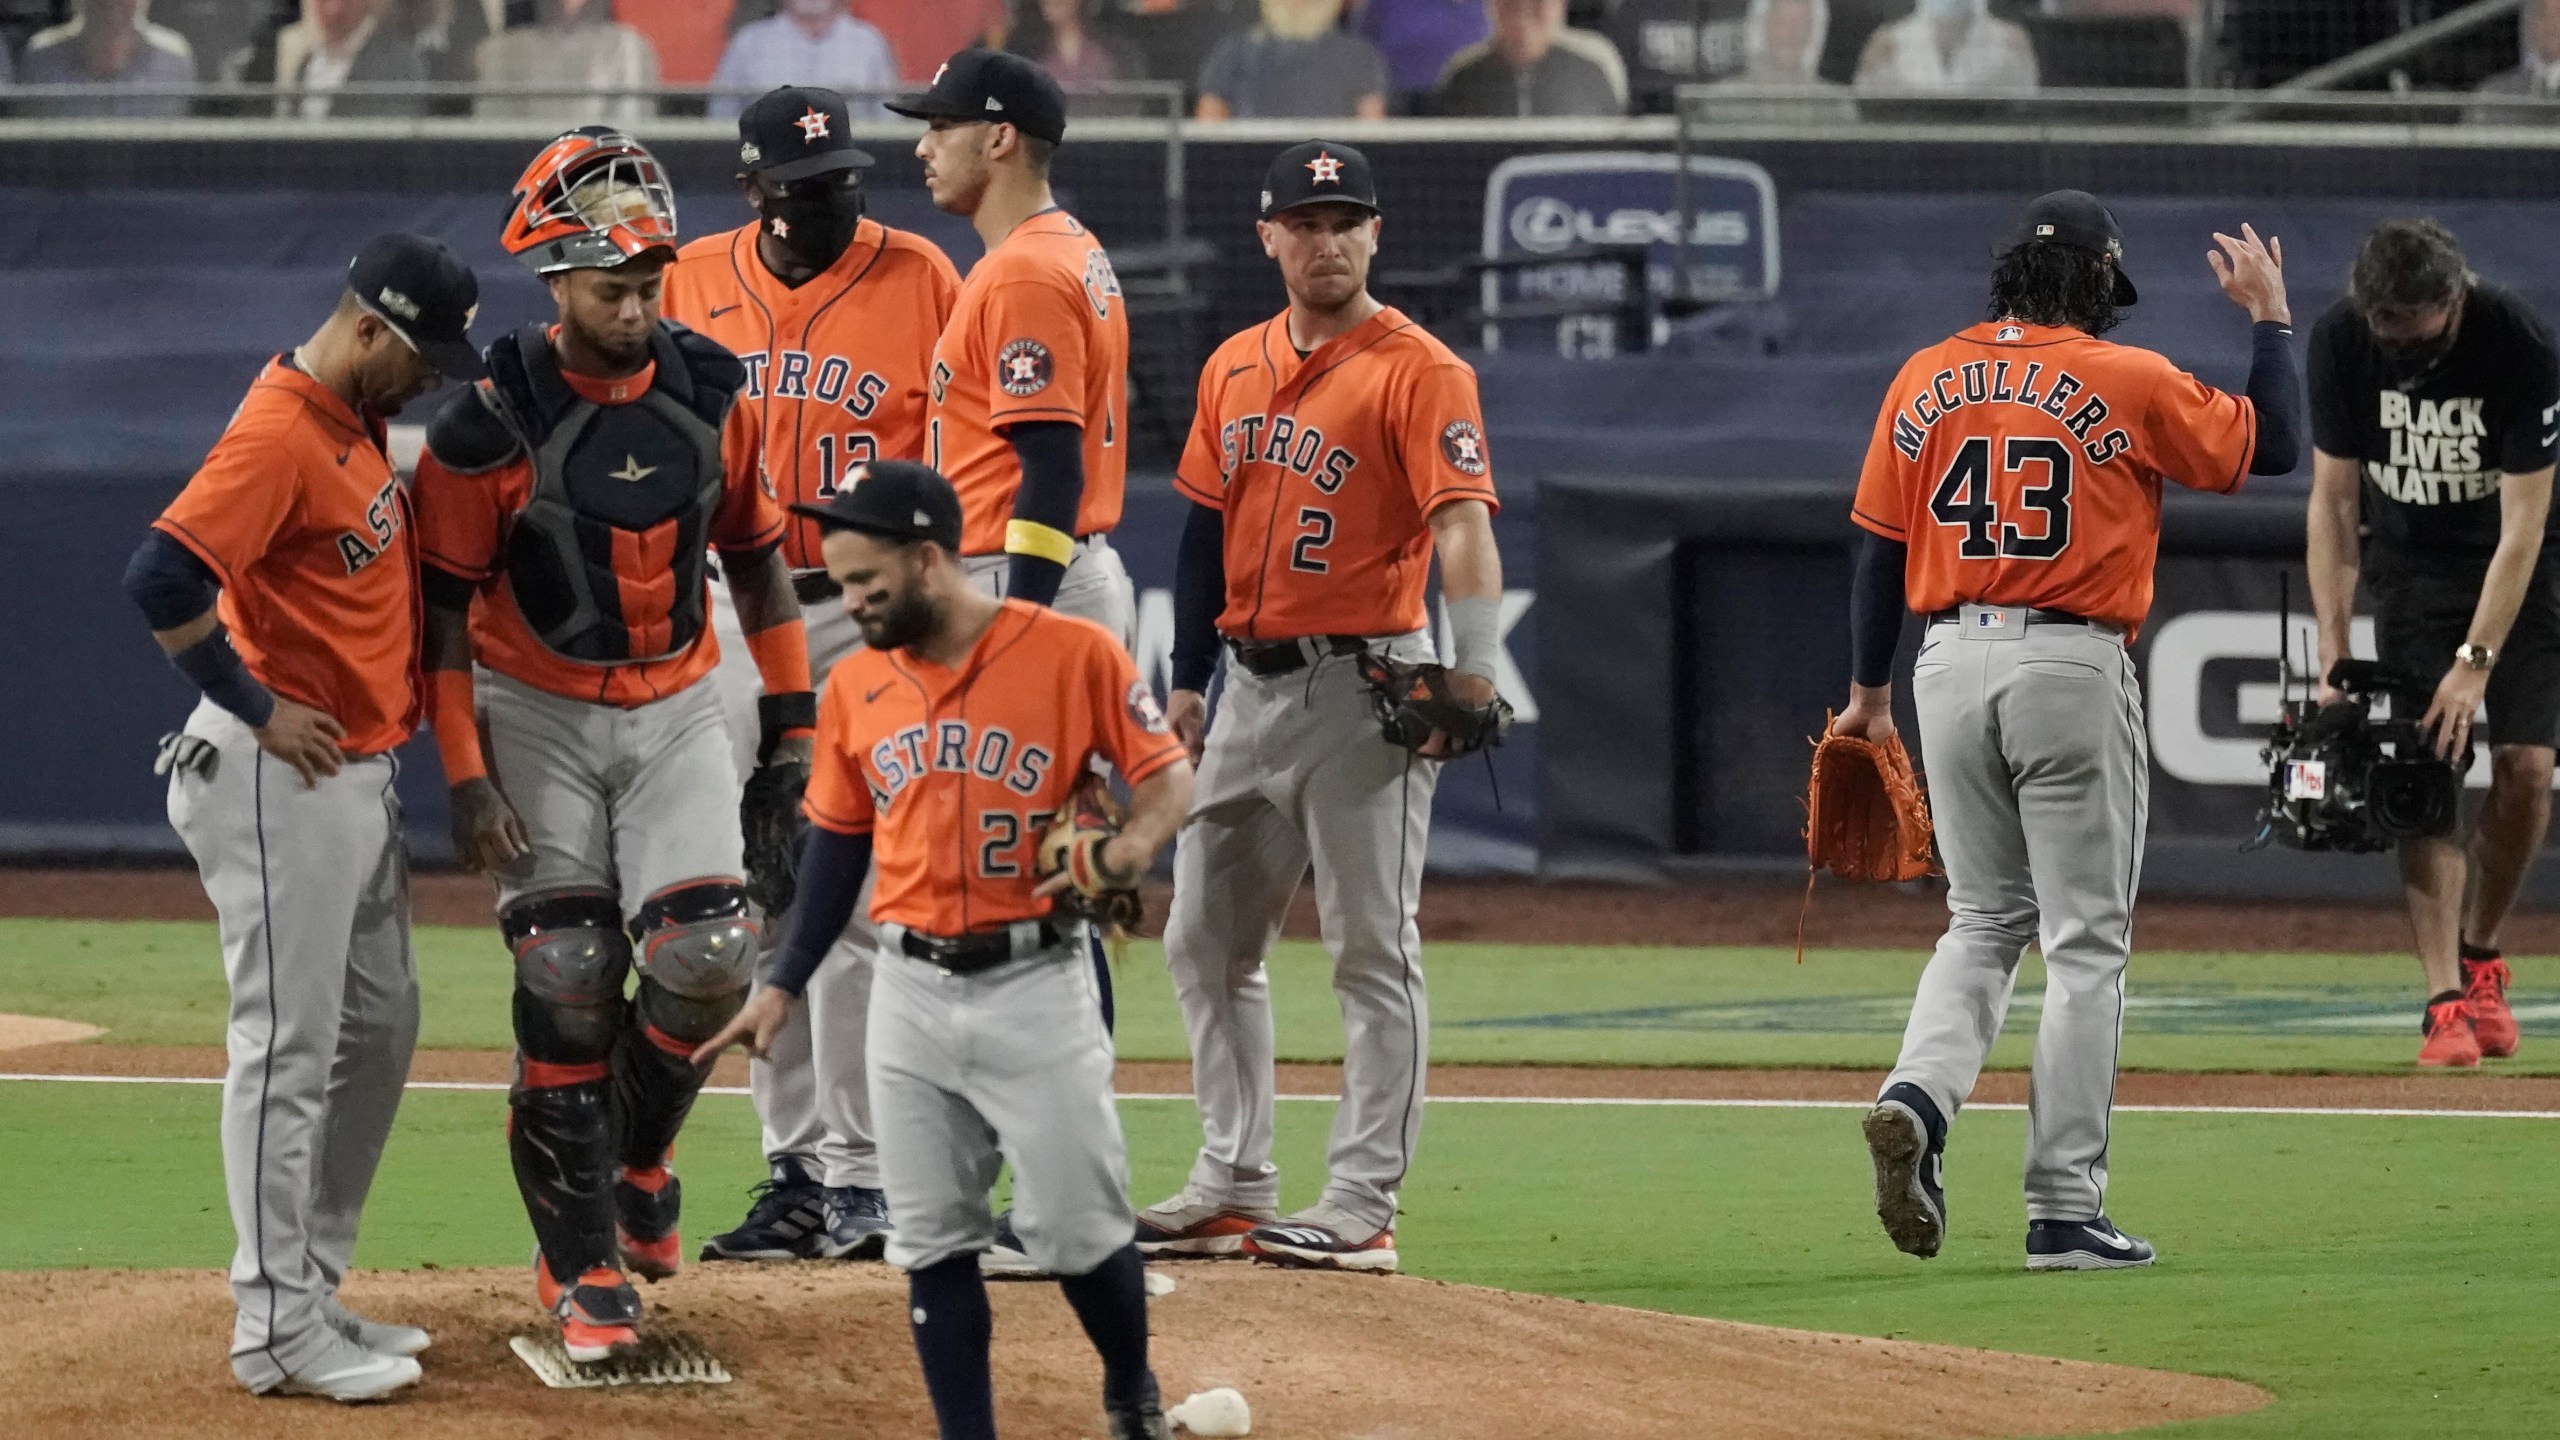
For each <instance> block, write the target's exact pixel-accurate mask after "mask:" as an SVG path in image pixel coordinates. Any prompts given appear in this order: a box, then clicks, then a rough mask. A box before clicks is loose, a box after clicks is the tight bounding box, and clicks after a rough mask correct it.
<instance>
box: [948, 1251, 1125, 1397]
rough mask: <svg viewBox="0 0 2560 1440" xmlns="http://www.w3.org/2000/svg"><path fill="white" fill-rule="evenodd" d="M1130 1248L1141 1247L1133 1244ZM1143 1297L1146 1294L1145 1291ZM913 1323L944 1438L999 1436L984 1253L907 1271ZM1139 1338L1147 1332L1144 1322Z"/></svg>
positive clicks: (973, 1253)
mask: <svg viewBox="0 0 2560 1440" xmlns="http://www.w3.org/2000/svg"><path fill="white" fill-rule="evenodd" d="M1130 1253H1131V1254H1132V1255H1133V1256H1134V1255H1135V1254H1136V1253H1137V1251H1136V1248H1135V1247H1134V1246H1133V1247H1131V1250H1130ZM1140 1299H1141V1303H1143V1301H1144V1296H1143V1295H1142V1296H1141V1297H1140ZM907 1305H908V1310H907V1329H908V1330H909V1331H910V1332H911V1333H912V1334H914V1336H915V1339H916V1359H917V1360H918V1361H920V1362H921V1363H922V1364H923V1366H924V1388H925V1390H926V1391H927V1393H929V1394H931V1395H932V1396H933V1416H934V1419H935V1420H936V1421H938V1422H940V1424H941V1427H942V1440H995V1437H996V1390H995V1381H994V1380H993V1379H992V1378H990V1377H989V1375H988V1370H987V1342H988V1340H989V1339H990V1338H991V1337H992V1336H993V1335H994V1333H995V1317H994V1316H993V1315H992V1314H991V1313H989V1311H988V1309H987V1282H986V1280H985V1279H984V1278H983V1277H981V1276H980V1275H979V1274H978V1254H977V1252H976V1251H974V1250H972V1251H970V1252H969V1253H968V1254H966V1255H955V1256H953V1257H951V1258H950V1259H948V1260H945V1261H943V1262H942V1263H941V1264H939V1265H928V1266H926V1267H925V1268H924V1269H922V1270H911V1271H908V1272H907ZM1138 1338H1139V1344H1140V1345H1141V1347H1142V1348H1143V1346H1144V1344H1145V1341H1146V1333H1145V1330H1144V1328H1143V1326H1142V1327H1141V1329H1140V1331H1139V1337H1138Z"/></svg>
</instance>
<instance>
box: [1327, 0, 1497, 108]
mask: <svg viewBox="0 0 2560 1440" xmlns="http://www.w3.org/2000/svg"><path fill="white" fill-rule="evenodd" d="M1351 28H1352V29H1353V30H1355V31H1358V32H1359V33H1360V34H1362V35H1365V36H1367V37H1368V38H1369V43H1370V44H1372V45H1375V46H1377V47H1378V53H1379V54H1381V55H1384V56H1386V57H1387V79H1388V81H1389V83H1391V84H1393V85H1394V86H1395V87H1396V94H1397V95H1398V97H1400V98H1402V99H1404V100H1406V101H1408V102H1419V101H1420V100H1422V99H1423V97H1425V96H1426V95H1428V94H1429V93H1430V92H1431V90H1432V88H1433V87H1434V86H1436V85H1438V84H1439V83H1440V75H1441V72H1442V71H1445V70H1447V69H1448V68H1449V61H1450V59H1451V58H1452V57H1454V56H1455V55H1457V53H1458V52H1459V51H1461V50H1464V49H1466V48H1467V47H1468V46H1470V45H1473V44H1476V43H1477V42H1479V41H1481V40H1483V39H1484V38H1485V37H1486V36H1488V35H1491V34H1492V33H1493V26H1492V25H1491V23H1490V22H1488V21H1487V20H1486V18H1485V7H1484V4H1483V0H1354V4H1353V7H1352V12H1351Z"/></svg>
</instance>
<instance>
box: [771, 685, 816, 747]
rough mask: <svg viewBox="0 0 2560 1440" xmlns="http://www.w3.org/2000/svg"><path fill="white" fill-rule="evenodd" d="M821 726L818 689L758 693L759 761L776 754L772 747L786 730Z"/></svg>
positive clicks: (780, 739)
mask: <svg viewBox="0 0 2560 1440" xmlns="http://www.w3.org/2000/svg"><path fill="white" fill-rule="evenodd" d="M817 728H818V692H816V691H815V690H785V691H783V692H782V693H781V694H779V695H759V696H757V697H756V763H757V764H759V765H761V764H763V763H764V762H766V761H767V760H770V759H772V758H773V747H775V746H776V745H779V744H781V743H782V732H783V731H785V730H815V729H817Z"/></svg>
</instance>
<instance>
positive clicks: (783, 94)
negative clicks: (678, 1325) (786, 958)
mask: <svg viewBox="0 0 2560 1440" xmlns="http://www.w3.org/2000/svg"><path fill="white" fill-rule="evenodd" d="M848 119H849V117H848V114H847V107H846V104H845V98H844V96H842V95H840V94H837V93H836V92H835V91H833V90H820V89H816V88H806V87H801V86H784V87H783V88H781V89H779V90H774V91H770V92H768V93H766V94H765V95H762V96H760V97H758V98H757V99H756V101H755V103H753V104H751V105H749V106H748V107H747V108H746V110H745V111H744V112H743V113H742V114H740V115H739V117H738V163H739V173H738V185H739V188H740V189H742V190H743V191H745V192H746V196H747V202H748V203H749V204H750V205H752V206H754V207H755V211H756V219H755V222H754V223H753V224H750V225H743V226H740V227H739V228H738V229H735V230H732V231H729V232H727V233H725V234H719V235H711V236H706V237H704V238H703V239H700V240H696V241H694V242H693V243H692V244H690V245H687V246H685V247H684V249H683V251H682V252H681V253H680V254H679V256H678V257H677V260H676V263H675V264H674V265H673V266H672V267H670V268H669V270H668V271H667V288H666V302H665V313H666V316H667V318H668V319H670V320H675V321H678V322H680V323H682V324H685V325H689V326H691V327H693V328H694V329H696V330H699V331H701V332H703V333H704V334H707V335H709V336H710V337H711V338H713V339H714V340H717V341H719V342H720V343H721V344H723V345H726V346H728V347H729V348H730V349H731V350H734V351H736V352H737V354H738V357H739V358H740V359H742V360H744V361H745V362H746V364H747V389H746V395H745V397H744V400H743V403H744V404H745V405H746V407H747V408H748V409H750V410H751V411H753V412H754V413H755V414H756V415H757V416H758V417H759V418H760V419H761V420H762V422H763V425H764V456H765V470H766V474H767V477H768V479H769V481H770V483H771V485H772V487H773V488H774V490H775V491H776V492H777V493H778V494H779V496H780V498H781V499H782V501H783V503H784V504H785V505H794V504H797V505H813V506H823V505H824V504H826V502H827V501H828V500H829V499H830V498H832V497H833V496H834V495H835V493H836V492H837V491H838V490H839V489H842V488H845V487H847V486H850V485H851V484H852V483H853V482H854V480H855V479H856V478H857V477H858V476H859V475H860V474H861V471H862V467H863V466H865V465H867V464H869V463H870V462H872V461H874V460H915V459H918V458H920V457H922V455H923V454H924V433H925V430H924V427H925V408H926V388H927V384H928V382H929V380H930V378H931V377H930V371H931V369H932V365H933V345H934V341H935V339H936V338H937V337H939V336H940V335H941V333H942V327H943V324H944V322H945V321H947V320H948V319H949V318H950V316H951V308H952V304H953V301H954V299H955V297H957V296H958V294H959V293H960V277H959V274H958V272H957V271H955V270H953V269H952V266H951V262H950V261H949V260H948V259H946V258H944V256H943V254H942V252H941V251H940V250H938V249H936V248H935V247H934V244H933V242H932V241H930V240H926V239H924V238H923V237H921V236H918V235H911V234H908V233H907V232H905V231H902V230H892V229H890V228H889V227H887V226H885V225H882V224H880V223H879V222H878V221H876V220H870V219H866V218H864V216H863V213H862V199H863V195H862V169H863V167H864V166H867V165H869V164H870V163H871V157H870V156H868V155H866V154H864V153H863V152H862V151H860V150H858V149H856V148H855V147H854V145H853V142H852V140H851V139H850V138H849V137H848V135H847V134H846V131H847V126H848ZM782 554H783V558H784V560H785V561H787V562H788V563H789V565H790V566H791V572H792V588H793V590H794V591H795V592H796V593H797V594H798V596H799V599H800V605H801V611H800V613H801V618H802V621H803V623H804V625H805V626H806V628H807V631H808V636H809V669H810V673H811V674H812V675H813V676H814V677H815V678H816V679H817V681H818V683H819V684H820V686H821V687H823V686H824V685H825V683H826V675H827V672H828V671H829V670H831V669H833V668H834V667H835V663H836V662H837V661H838V660H840V659H842V658H844V656H845V655H847V654H849V653H851V652H852V651H853V650H854V649H855V648H856V647H858V646H859V645H860V644H861V643H862V636H861V635H860V633H859V632H858V631H857V630H856V629H855V627H854V623H853V621H852V619H851V618H849V617H848V616H847V615H846V614H845V611H844V606H843V605H842V604H841V603H839V602H838V600H837V594H838V592H837V588H836V585H835V583H834V582H833V581H831V580H829V579H828V578H827V572H826V566H825V559H824V557H823V556H822V555H821V554H820V553H819V549H818V528H817V525H816V523H815V522H814V521H811V520H809V519H806V518H803V517H795V518H794V519H793V521H792V525H791V529H790V530H789V531H788V532H787V533H786V535H785V536H784V539H783V542H782ZM713 591H714V599H713V610H712V624H713V626H714V628H715V629H716V631H717V633H718V634H719V637H720V669H719V670H718V671H717V672H715V678H716V679H717V680H718V682H719V684H720V687H721V695H722V698H723V700H724V701H725V702H726V704H727V706H728V712H729V727H730V736H731V741H732V750H733V756H732V758H733V759H734V760H735V761H736V762H737V766H738V774H739V777H740V780H741V782H743V781H744V780H745V778H746V777H747V776H748V775H749V774H751V773H752V772H753V771H754V770H755V769H756V768H757V765H758V763H759V761H760V759H761V758H762V757H761V756H760V755H759V753H758V752H759V748H760V747H759V744H758V739H759V735H760V733H761V730H762V728H763V727H762V726H761V725H760V724H759V720H758V716H757V710H756V697H757V694H758V691H757V688H756V670H755V666H754V664H753V663H752V662H753V657H752V656H751V655H750V654H749V653H748V650H747V647H746V645H745V643H744V640H743V638H742V637H741V636H740V635H739V634H738V631H737V625H736V619H735V617H734V615H733V614H732V613H731V611H730V610H729V608H728V607H727V605H726V604H725V603H723V602H722V600H721V599H720V596H722V595H724V594H725V593H726V592H725V591H723V590H722V589H721V588H720V587H717V586H715V587H713ZM765 933H766V934H767V935H768V936H770V937H772V939H773V941H774V943H776V944H777V945H778V944H779V943H780V940H781V937H782V936H784V935H786V934H788V933H789V926H788V924H787V922H786V920H785V918H784V917H782V916H771V917H768V920H767V924H766V928H765ZM871 949H872V936H871V932H870V926H869V924H868V922H865V921H859V920H858V921H856V922H855V925H854V928H853V931H852V933H851V934H850V935H848V936H847V937H846V939H845V941H844V942H843V943H842V944H840V945H838V946H837V948H836V950H835V952H834V953H833V954H831V955H830V956H829V957H828V959H827V963H826V964H825V966H824V967H823V968H821V969H820V971H819V972H818V975H817V978H816V979H815V980H814V981H813V982H812V983H811V984H810V987H809V990H808V992H807V996H806V998H807V1000H808V1001H809V1003H808V1004H806V1005H795V1006H793V1007H792V1010H791V1018H790V1019H789V1021H787V1022H786V1023H785V1025H784V1027H783V1032H782V1034H781V1036H780V1038H779V1039H778V1040H777V1041H776V1043H775V1044H774V1046H773V1048H772V1049H771V1050H770V1051H769V1052H767V1054H766V1055H765V1056H763V1057H762V1058H759V1059H757V1060H756V1061H755V1062H754V1064H753V1066H752V1067H751V1069H750V1071H749V1076H750V1079H751V1081H752V1084H753V1088H754V1091H755V1101H756V1113H757V1115H758V1116H759V1117H761V1119H762V1120H763V1123H764V1151H765V1158H766V1160H767V1162H768V1163H769V1165H770V1166H771V1169H772V1179H771V1181H770V1182H769V1183H768V1184H766V1185H764V1186H761V1187H759V1190H758V1198H757V1201H756V1203H755V1205H754V1207H753V1208H752V1209H751V1210H750V1212H749V1213H748V1215H747V1217H746V1220H745V1221H744V1222H743V1223H742V1224H740V1225H739V1226H738V1228H736V1229H734V1230H731V1231H729V1232H728V1233H727V1234H724V1235H715V1236H713V1237H712V1238H711V1239H710V1240H709V1241H708V1242H707V1243H706V1244H705V1245H704V1246H703V1251H702V1255H703V1258H704V1259H706V1260H787V1259H808V1258H811V1257H828V1258H836V1257H844V1258H867V1257H871V1256H876V1255H878V1254H879V1253H880V1247H881V1245H882V1243H883V1240H884V1237H885V1234H886V1231H887V1230H888V1210H887V1205H886V1202H885V1201H884V1200H883V1199H882V1197H881V1193H880V1167H879V1161H878V1159H877V1154H876V1152H875V1150H874V1149H873V1146H872V1140H871V1103H870V1096H869V1092H868V1091H867V1089H866V1088H865V1086H864V1084H863V1078H862V1077H863V1030H864V1026H865V1024H866V1017H867V1016H868V1014H869V1009H870V995H871Z"/></svg>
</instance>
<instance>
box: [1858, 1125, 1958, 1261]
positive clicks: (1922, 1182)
mask: <svg viewBox="0 0 2560 1440" xmlns="http://www.w3.org/2000/svg"><path fill="white" fill-rule="evenodd" d="M1866 1132H1867V1154H1868V1156H1869V1158H1871V1159H1873V1160H1874V1161H1875V1167H1876V1218H1877V1219H1879V1220H1882V1221H1883V1222H1884V1233H1885V1234H1886V1235H1888V1236H1890V1237H1892V1239H1893V1244H1894V1248H1895V1249H1897V1250H1900V1251H1901V1252H1902V1253H1904V1254H1905V1255H1917V1256H1919V1257H1920V1258H1921V1259H1923V1260H1926V1259H1928V1258H1930V1257H1931V1256H1933V1255H1935V1254H1937V1253H1938V1247H1939V1245H1941V1244H1943V1243H1945V1241H1946V1238H1947V1190H1946V1181H1945V1176H1944V1172H1943V1168H1942V1167H1943V1164H1944V1161H1945V1157H1946V1150H1947V1122H1946V1118H1945V1117H1944V1116H1942V1115H1940V1114H1939V1113H1938V1106H1937V1102H1936V1101H1933V1100H1931V1099H1930V1098H1929V1095H1928V1092H1927V1091H1925V1090H1922V1089H1921V1088H1920V1087H1919V1086H1917V1085H1914V1084H1911V1083H1910V1082H1908V1081H1905V1082H1903V1083H1901V1084H1898V1085H1889V1086H1886V1087H1885V1092H1884V1094H1883V1095H1881V1096H1879V1097H1878V1098H1877V1100H1876V1107H1875V1108H1874V1109H1873V1110H1870V1111H1868V1112H1867V1119H1866Z"/></svg>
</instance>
